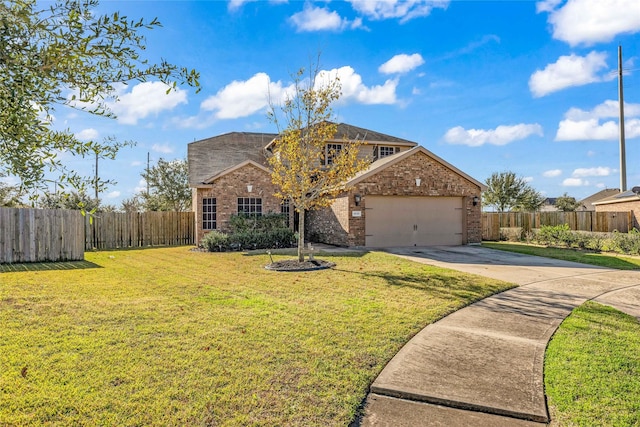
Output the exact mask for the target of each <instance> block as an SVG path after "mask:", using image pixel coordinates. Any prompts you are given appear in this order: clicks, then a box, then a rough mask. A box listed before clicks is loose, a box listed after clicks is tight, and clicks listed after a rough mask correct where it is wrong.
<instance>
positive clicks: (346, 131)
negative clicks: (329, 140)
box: [334, 123, 418, 146]
mask: <svg viewBox="0 0 640 427" xmlns="http://www.w3.org/2000/svg"><path fill="white" fill-rule="evenodd" d="M334 139H335V140H338V141H341V140H343V139H348V140H358V141H363V142H365V143H369V144H379V143H383V144H384V143H388V144H400V145H412V146H416V145H418V143H417V142H413V141H409V140H408V139H402V138H398V137H395V136H391V135H387V134H385V133H381V132H376V131H372V130H369V129H364V128H361V127H358V126H353V125H349V124H346V123H338V131H337V132H336V135H335V138H334Z"/></svg>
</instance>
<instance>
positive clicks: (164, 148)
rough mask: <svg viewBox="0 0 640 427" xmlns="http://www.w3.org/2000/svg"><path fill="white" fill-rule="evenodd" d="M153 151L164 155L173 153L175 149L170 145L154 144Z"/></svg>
mask: <svg viewBox="0 0 640 427" xmlns="http://www.w3.org/2000/svg"><path fill="white" fill-rule="evenodd" d="M151 149H152V150H153V151H157V152H158V153H163V154H171V153H173V148H172V147H171V146H170V145H169V144H153V146H152V147H151Z"/></svg>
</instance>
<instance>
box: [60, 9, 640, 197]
mask: <svg viewBox="0 0 640 427" xmlns="http://www.w3.org/2000/svg"><path fill="white" fill-rule="evenodd" d="M99 10H100V11H102V12H113V11H120V12H121V13H123V14H125V15H127V16H129V17H130V18H143V17H144V18H145V19H152V18H153V17H157V18H158V19H159V20H160V22H161V23H162V24H163V27H162V28H158V29H155V30H153V31H149V32H147V33H145V34H146V37H147V52H146V55H147V57H148V58H149V59H150V60H152V61H158V60H159V59H160V58H165V59H167V60H168V61H170V62H173V63H176V64H179V65H181V66H186V67H189V68H196V69H197V70H198V71H199V72H200V73H201V85H202V91H201V92H200V93H198V94H196V93H195V90H194V89H193V88H189V87H183V88H180V89H179V90H178V91H177V92H173V93H172V94H170V95H165V94H164V93H165V88H164V87H162V85H161V84H160V83H158V82H147V83H133V84H130V85H128V86H126V87H123V88H122V91H121V100H120V102H119V103H117V104H114V105H113V110H114V112H115V113H116V114H117V115H118V119H117V120H108V119H102V118H95V117H91V116H89V115H88V114H85V113H82V112H78V111H76V110H72V109H67V108H58V109H57V110H56V111H55V113H54V116H55V126H56V127H60V128H68V129H70V130H71V131H72V132H74V133H75V134H76V135H77V136H78V137H79V138H81V139H92V138H93V139H98V140H101V139H102V138H103V137H107V136H115V137H117V138H119V139H121V140H134V141H136V142H137V146H136V147H135V148H125V149H123V150H122V151H121V152H120V154H119V155H118V158H117V159H116V160H114V161H110V160H103V161H102V162H101V164H100V170H101V176H102V178H103V179H111V180H116V181H118V184H116V185H113V186H112V187H111V188H109V189H108V190H107V191H105V192H104V193H103V194H101V198H102V199H103V202H105V203H111V204H114V205H119V203H120V201H121V200H122V199H125V198H129V197H131V196H132V195H134V193H135V192H136V191H140V190H141V189H143V188H144V182H141V181H140V179H141V177H140V173H141V172H142V171H143V170H144V168H145V166H146V160H147V153H150V157H151V162H152V163H155V161H157V160H158V159H159V158H161V157H162V158H164V159H167V160H169V159H176V158H185V157H186V151H187V144H188V143H189V142H192V141H195V140H199V139H203V138H208V137H211V136H215V135H219V134H223V133H226V132H231V131H252V132H273V131H275V127H274V125H273V124H271V123H270V122H269V121H268V120H267V118H266V107H267V92H268V91H270V92H271V95H272V97H274V98H275V99H277V97H278V96H280V95H282V94H284V93H286V91H287V90H289V86H290V85H291V74H292V73H293V72H295V71H296V70H297V69H299V68H300V67H304V66H308V65H309V63H310V61H313V60H314V59H315V58H316V57H317V55H318V53H319V52H320V53H321V56H320V66H321V69H322V70H326V71H327V72H329V73H332V75H339V76H340V79H341V83H342V90H343V95H342V98H341V100H340V101H339V102H338V103H336V104H335V113H336V120H337V121H339V122H345V123H349V124H353V125H356V126H360V127H364V128H368V129H372V130H375V131H379V132H383V133H387V134H390V135H394V136H398V137H402V138H406V139H409V140H412V141H416V142H418V143H419V144H420V145H423V146H424V147H425V148H427V149H428V150H430V151H432V152H433V153H435V154H436V155H438V156H440V157H442V158H444V159H445V160H447V161H448V162H450V163H452V164H453V165H455V166H456V167H458V168H459V169H462V170H463V171H465V172H466V173H468V174H469V175H471V176H473V177H474V178H476V179H478V180H480V181H484V180H485V179H486V178H487V177H488V176H490V175H491V174H492V173H493V172H500V171H506V170H510V171H513V172H515V173H517V174H518V175H520V176H522V177H525V178H526V179H527V180H529V181H530V184H531V185H532V186H533V187H534V188H535V189H537V190H538V191H540V192H541V193H543V194H545V195H546V196H548V197H556V196H560V195H562V194H563V193H565V192H566V193H568V194H569V195H570V196H574V197H576V198H578V199H581V198H583V197H586V196H589V195H590V194H593V193H595V192H597V191H599V190H600V189H603V188H618V187H619V182H620V178H619V169H620V166H619V145H618V118H617V114H618V89H617V84H618V83H617V48H618V45H621V46H622V48H623V55H624V67H623V68H624V70H625V73H624V82H625V84H624V87H625V104H626V105H625V109H626V130H627V131H626V133H627V145H626V154H627V182H628V187H629V188H630V187H632V186H635V185H640V78H639V77H638V75H639V74H640V1H638V0H568V1H561V0H543V1H538V2H536V1H479V0H478V1H474V0H469V1H447V0H440V1H419V0H413V1H399V0H398V1H391V0H389V1H369V0H357V1H355V0H354V1H348V2H347V1H344V2H343V1H320V2H312V1H288V2H287V1H242V0H233V1H229V2H224V1H127V2H120V1H104V2H103V3H101V5H100V7H99ZM61 156H62V158H63V159H64V161H65V163H66V164H67V165H68V166H70V167H72V168H74V169H77V170H79V171H81V172H83V173H84V174H86V175H91V174H92V170H93V169H92V168H93V161H92V160H87V159H84V160H83V159H74V158H71V157H70V156H68V155H66V154H64V153H62V154H61Z"/></svg>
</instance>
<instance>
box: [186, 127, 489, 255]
mask: <svg viewBox="0 0 640 427" xmlns="http://www.w3.org/2000/svg"><path fill="white" fill-rule="evenodd" d="M276 137H277V135H275V134H266V133H244V132H232V133H228V134H224V135H220V136H216V137H213V138H208V139H204V140H201V141H196V142H193V143H191V144H189V145H188V162H189V185H190V186H191V187H192V189H193V208H194V210H195V212H196V232H197V233H196V236H197V237H196V239H197V241H200V239H201V238H202V237H203V236H204V235H205V234H206V233H207V232H208V231H210V230H221V231H223V232H224V231H228V221H229V218H230V217H231V215H233V214H237V213H239V212H246V213H255V214H262V213H266V212H281V213H284V214H287V215H288V216H289V217H290V223H291V224H292V223H293V212H292V210H293V209H292V208H290V207H289V204H288V203H287V201H282V200H280V199H278V198H276V197H275V196H274V193H276V191H277V189H276V188H275V186H274V185H273V184H272V183H271V171H270V169H269V166H268V162H267V156H268V155H269V153H270V152H269V147H270V146H271V145H272V142H273V140H274V139H275V138H276ZM354 140H358V141H360V142H362V146H361V149H360V153H359V156H361V157H362V158H368V159H370V160H371V166H370V167H369V168H368V169H367V170H365V171H363V172H361V173H360V174H358V175H356V176H355V177H354V178H352V179H350V180H349V181H348V182H346V183H345V188H346V190H345V192H343V193H342V194H341V195H339V196H338V197H336V198H335V200H334V202H333V204H332V205H331V206H330V207H328V208H325V209H322V210H318V211H311V212H309V213H308V215H307V219H308V224H307V227H306V229H307V232H308V236H309V238H310V239H311V240H312V241H314V242H317V243H328V244H333V245H339V246H367V247H385V246H387V247H388V246H426V245H461V244H469V243H480V241H481V239H482V218H481V204H480V196H481V192H482V191H483V190H484V189H485V186H484V184H482V183H481V182H479V181H477V180H475V179H473V178H472V177H470V176H469V175H467V174H465V173H464V172H462V171H460V170H459V169H457V168H455V167H454V166H452V165H450V164H449V163H447V162H446V161H444V160H442V159H441V158H439V157H438V156H436V155H434V154H433V153H431V152H430V151H428V150H427V149H425V148H424V147H421V146H418V144H417V143H415V142H413V141H408V140H405V139H401V138H397V137H394V136H390V135H385V134H382V133H379V132H374V131H371V130H368V129H363V128H359V127H356V126H351V125H348V124H339V125H338V131H337V133H336V136H335V138H334V139H332V140H330V141H327V147H328V149H333V150H335V149H339V148H340V146H341V145H342V144H347V143H348V142H347V141H354ZM327 162H328V163H329V164H330V158H328V160H327ZM329 167H330V166H329Z"/></svg>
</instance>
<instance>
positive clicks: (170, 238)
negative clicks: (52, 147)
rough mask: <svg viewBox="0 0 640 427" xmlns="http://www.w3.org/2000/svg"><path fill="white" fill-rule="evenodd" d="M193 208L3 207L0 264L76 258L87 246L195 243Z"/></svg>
mask: <svg viewBox="0 0 640 427" xmlns="http://www.w3.org/2000/svg"><path fill="white" fill-rule="evenodd" d="M194 242H195V214H194V213H193V212H140V213H119V212H103V213H98V214H96V215H94V216H93V219H92V220H90V218H89V216H88V215H87V216H86V217H85V216H82V214H81V213H80V211H77V210H64V209H30V208H20V209H18V208H0V264H9V263H19V262H44V261H78V260H82V259H84V251H85V250H91V249H118V248H132V247H133V248H135V247H145V246H177V245H193V244H194Z"/></svg>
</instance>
